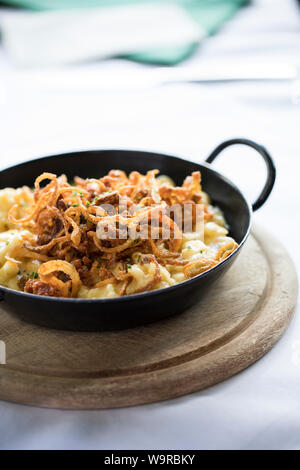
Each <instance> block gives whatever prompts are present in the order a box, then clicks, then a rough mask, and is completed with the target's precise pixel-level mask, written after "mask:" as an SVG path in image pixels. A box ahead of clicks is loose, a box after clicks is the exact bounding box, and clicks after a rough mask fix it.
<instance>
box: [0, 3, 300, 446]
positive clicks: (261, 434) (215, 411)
mask: <svg viewBox="0 0 300 470" xmlns="http://www.w3.org/2000/svg"><path fill="white" fill-rule="evenodd" d="M299 50H300V8H298V7H297V5H296V1H293V0H256V1H253V3H252V5H251V6H249V7H247V8H245V9H244V10H243V11H241V12H240V13H239V14H238V15H237V16H236V17H235V18H234V19H233V20H232V21H230V22H228V23H227V24H226V26H225V27H224V28H223V29H222V32H220V33H219V34H218V35H216V36H215V37H213V38H210V39H209V40H207V41H206V42H205V43H203V44H202V46H201V47H199V50H198V52H197V54H196V55H194V56H193V58H191V59H190V60H189V61H188V63H189V64H192V65H193V64H194V65H197V64H198V65H199V67H204V66H205V63H206V61H207V60H212V59H214V60H221V59H222V60H226V61H227V60H228V61H229V60H230V61H232V60H237V61H242V60H245V59H253V60H263V61H265V60H273V61H274V60H280V61H288V62H289V63H292V64H298V65H300V64H299V62H300V55H299ZM144 68H145V66H143V65H138V64H133V63H129V62H126V61H121V60H109V61H105V62H102V63H101V62H99V63H89V64H85V65H81V66H73V67H69V68H64V69H61V70H60V71H59V74H64V73H66V74H70V73H71V74H73V73H75V72H80V73H83V76H85V75H86V74H88V75H89V72H90V74H92V72H93V71H94V72H97V73H99V72H101V70H103V72H104V73H110V74H111V76H112V77H115V76H118V75H119V74H120V73H122V72H123V71H129V72H130V71H133V72H135V70H140V69H144ZM22 73H24V72H22V71H20V70H19V69H18V68H17V67H15V66H13V65H12V64H11V63H10V61H9V59H8V58H7V57H6V55H5V52H4V51H3V50H2V49H0V103H1V106H0V129H1V130H0V155H1V157H0V158H1V166H2V167H4V166H8V165H11V164H12V163H14V162H18V161H22V160H24V159H30V158H33V157H37V156H40V155H46V154H51V153H57V152H64V151H69V150H75V149H87V148H109V147H110V148H136V149H146V150H157V151H161V152H165V153H170V154H177V155H182V156H185V157H186V158H190V159H194V160H196V161H201V160H202V159H203V158H204V157H205V156H206V155H207V154H208V152H209V151H210V150H211V149H212V148H213V147H214V146H215V145H217V144H218V143H219V142H220V141H222V140H223V139H227V138H230V137H235V136H243V137H248V138H252V139H255V140H257V141H259V142H261V143H263V144H264V145H265V146H266V147H267V148H268V150H269V151H270V152H271V154H272V155H273V157H274V160H275V162H276V166H277V169H278V179H277V183H276V187H275V189H274V192H273V193H272V196H271V198H270V200H269V201H268V203H267V204H266V205H265V207H263V208H262V209H261V210H260V211H259V212H258V213H256V214H255V220H256V221H257V222H259V223H261V224H263V225H264V226H265V227H267V228H269V230H271V231H272V232H273V233H274V234H276V235H277V237H278V238H279V239H281V240H282V241H283V243H285V244H286V245H287V247H289V248H288V249H289V251H290V253H292V255H293V257H294V259H295V263H296V265H297V267H298V269H299V265H300V252H299V229H300V221H299V196H300V191H299V187H300V184H299V171H300V138H299V128H300V104H299V103H298V104H297V103H296V101H297V100H295V99H294V101H293V100H292V99H291V87H290V86H289V85H288V84H286V83H279V84H278V83H277V84H274V83H273V84H270V83H265V84H262V83H260V84H253V83H250V84H249V83H248V84H246V83H239V84H218V85H216V84H214V85H192V84H181V85H172V86H166V87H157V88H150V89H141V90H139V91H128V90H127V91H126V90H125V91H124V90H123V91H119V92H112V91H106V92H105V91H103V90H101V89H100V90H98V91H95V90H94V91H87V90H84V87H83V88H82V89H81V91H80V90H79V91H78V92H74V91H67V90H66V89H63V88H62V89H61V90H56V91H53V90H52V91H51V90H49V89H48V91H43V90H42V88H40V89H39V87H35V86H32V87H30V86H29V85H28V83H27V85H22V84H21V80H20V79H19V78H20V77H21V74H22ZM49 73H50V72H49ZM30 74H32V75H31V77H36V80H38V81H39V80H40V78H39V77H40V75H39V74H40V72H39V71H31V72H30ZM67 76H68V77H69V75H67ZM1 77H2V78H1ZM68 80H69V79H68ZM298 101H299V102H300V88H299V100H298ZM241 154H243V155H241ZM252 157H253V158H252ZM216 166H217V167H218V168H219V169H221V170H222V171H224V172H225V173H227V174H228V175H229V176H230V177H231V178H232V179H233V180H234V181H236V182H237V183H238V184H239V185H240V187H241V188H242V189H243V190H244V191H245V192H246V194H248V195H249V198H250V199H254V197H255V195H256V194H257V193H258V188H259V187H260V186H261V185H262V184H263V177H264V171H262V170H263V168H264V165H263V163H262V162H260V160H259V157H257V156H256V155H254V154H253V153H252V152H251V150H247V149H246V150H243V151H241V149H240V148H239V149H237V150H232V151H227V152H226V155H225V154H224V158H222V159H220V162H219V161H218V163H217V164H216ZM299 313H300V311H299V307H298V308H297V310H296V315H295V317H294V319H293V321H292V323H291V325H290V327H289V328H288V330H287V332H286V334H285V335H284V336H283V338H282V339H281V340H280V341H279V343H278V344H277V345H276V346H275V347H274V349H273V350H272V351H271V352H269V353H268V354H267V355H266V356H265V357H264V358H262V359H261V360H260V361H258V362H257V363H256V364H254V365H253V366H251V367H250V368H249V369H247V370H245V371H243V372H242V373H240V374H238V375H237V376H235V377H233V378H231V379H229V380H226V381H225V382H223V383H221V384H218V385H216V386H214V387H210V388H208V389H206V390H203V391H201V392H198V393H194V394H191V395H189V396H185V397H182V398H179V399H175V400H170V401H166V402H163V403H156V404H152V405H147V406H139V407H132V408H124V409H115V410H99V411H60V410H47V409H41V408H34V407H29V406H22V405H16V404H11V403H7V402H0V448H1V449H300V318H299ZM0 339H1V338H0Z"/></svg>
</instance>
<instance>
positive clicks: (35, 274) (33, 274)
mask: <svg viewBox="0 0 300 470" xmlns="http://www.w3.org/2000/svg"><path fill="white" fill-rule="evenodd" d="M29 277H30V278H31V279H37V278H38V277H39V275H38V273H36V272H34V271H32V272H31V273H30V274H29Z"/></svg>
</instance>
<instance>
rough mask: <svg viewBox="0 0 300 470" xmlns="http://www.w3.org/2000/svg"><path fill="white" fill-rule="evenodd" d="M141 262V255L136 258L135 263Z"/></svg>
mask: <svg viewBox="0 0 300 470" xmlns="http://www.w3.org/2000/svg"><path fill="white" fill-rule="evenodd" d="M140 261H141V255H139V256H138V259H137V262H138V263H139V262H140Z"/></svg>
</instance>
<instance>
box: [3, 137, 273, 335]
mask: <svg viewBox="0 0 300 470" xmlns="http://www.w3.org/2000/svg"><path fill="white" fill-rule="evenodd" d="M234 144H243V145H247V146H249V147H252V148H254V149H255V150H257V152H258V153H259V154H260V155H261V156H262V157H263V159H264V161H265V162H266V165H267V170H268V173H267V180H266V183H265V186H264V188H263V190H262V192H261V194H260V196H259V197H258V199H257V200H256V201H255V203H254V204H252V207H251V205H250V204H249V203H248V202H247V200H246V199H245V197H244V196H243V194H242V193H241V191H240V190H239V189H238V188H237V187H236V186H235V185H234V184H233V183H231V182H230V181H229V180H228V179H227V178H225V177H224V176H222V175H221V174H220V173H218V172H217V171H215V170H214V169H212V167H211V165H210V163H212V162H213V161H214V159H215V158H216V157H217V156H218V155H219V153H220V152H221V151H222V150H224V149H225V148H226V147H229V146H231V145H234ZM116 168H118V169H122V170H124V171H126V172H127V173H128V172H130V171H133V170H137V171H139V172H141V173H145V172H146V171H147V170H150V169H153V168H158V169H159V170H160V172H161V174H166V175H169V176H170V177H171V178H173V180H174V181H175V182H176V183H177V184H182V181H183V179H184V178H185V176H186V175H189V174H191V173H192V172H193V171H197V170H200V171H201V173H202V181H203V189H204V190H205V191H206V192H207V193H208V194H209V195H210V196H211V198H212V201H213V203H214V204H216V205H218V206H219V207H221V209H222V210H223V211H224V214H225V218H226V220H227V222H228V224H229V226H230V235H231V236H232V237H233V238H234V239H235V240H236V241H237V242H238V243H239V248H238V249H237V250H236V251H235V252H234V253H232V254H231V255H230V256H229V257H228V258H226V259H225V260H224V261H223V262H221V263H220V264H218V265H217V266H215V267H214V268H212V269H210V270H209V271H207V272H205V273H203V274H200V275H198V276H196V277H194V278H192V279H188V280H186V281H184V282H182V283H180V284H177V285H174V286H171V287H168V288H165V289H159V290H155V291H152V292H147V293H141V294H134V295H130V296H127V297H119V298H112V299H65V298H55V297H42V296H37V295H33V294H27V293H24V292H17V291H14V290H12V289H9V288H6V287H0V299H1V300H2V301H4V302H5V305H6V307H7V308H9V309H10V310H11V311H12V312H13V313H14V314H16V315H18V316H19V317H21V318H22V319H23V320H24V321H29V322H32V323H36V324H39V325H42V326H46V327H50V328H59V329H67V330H78V331H100V330H114V329H122V328H130V327H134V326H137V325H142V324H146V323H149V322H153V321H157V320H161V319H163V318H165V317H168V316H170V315H175V314H178V313H180V312H182V311H184V310H185V309H186V308H188V307H190V306H191V305H193V304H195V303H196V302H197V301H198V299H200V297H201V296H203V295H204V294H205V293H206V292H207V289H208V287H209V285H211V284H212V282H214V281H216V280H217V279H218V278H219V277H220V276H221V275H223V274H224V273H225V272H226V271H227V269H228V268H229V267H230V266H231V264H232V263H233V261H234V260H235V259H236V258H237V256H238V254H239V253H240V251H241V249H242V247H243V245H244V243H245V241H246V239H247V237H248V235H249V231H250V226H251V215H252V210H253V211H255V210H257V209H258V208H259V207H261V206H262V205H263V204H264V203H265V201H266V200H267V198H268V196H269V194H270V192H271V190H272V188H273V185H274V182H275V175H276V172H275V167H274V164H273V161H272V159H271V157H270V155H269V153H268V152H267V151H266V149H265V148H264V147H262V146H261V145H259V144H257V143H255V142H253V141H250V140H247V139H232V140H228V141H226V142H224V143H222V144H220V145H219V146H218V147H217V148H216V149H215V150H214V151H213V152H212V153H211V155H210V156H209V157H208V158H207V159H206V163H203V164H201V165H200V164H197V163H193V162H190V161H186V160H183V159H181V158H177V157H171V156H169V155H161V154H158V153H149V152H139V151H130V150H93V151H86V152H73V153H67V154H62V155H54V156H50V157H44V158H40V159H37V160H32V161H29V162H25V163H21V164H19V165H16V166H13V167H11V168H8V169H6V170H3V171H2V172H0V187H1V188H4V187H15V188H16V187H19V186H22V185H28V186H32V184H33V181H34V180H35V178H36V177H37V176H38V175H40V174H41V173H43V172H45V171H47V172H51V173H56V174H58V175H59V174H61V173H65V174H67V176H68V177H69V178H72V177H74V176H75V175H79V176H81V177H83V178H87V177H94V178H95V177H101V176H103V175H105V174H106V173H107V172H108V171H109V170H111V169H116Z"/></svg>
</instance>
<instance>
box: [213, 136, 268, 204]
mask: <svg viewBox="0 0 300 470" xmlns="http://www.w3.org/2000/svg"><path fill="white" fill-rule="evenodd" d="M236 144H242V145H247V146H248V147H251V148H253V149H255V150H256V151H257V152H258V153H259V154H260V155H261V156H262V157H263V159H264V161H265V162H266V165H267V180H266V182H265V185H264V187H263V189H262V191H261V193H260V195H259V196H258V198H257V199H256V201H255V202H254V203H253V204H252V209H253V211H256V210H257V209H259V208H260V207H261V206H262V205H263V204H264V203H265V202H266V200H267V199H268V197H269V195H270V193H271V191H272V189H273V186H274V183H275V178H276V168H275V165H274V162H273V160H272V158H271V156H270V154H269V152H268V151H267V150H266V149H265V148H264V147H263V146H262V145H260V144H257V143H256V142H253V140H249V139H242V138H237V139H230V140H226V141H225V142H222V143H221V144H220V145H218V147H217V148H215V150H214V151H213V152H212V153H211V154H210V155H209V156H208V158H207V159H206V160H205V161H206V162H207V163H212V162H213V161H214V160H215V158H216V157H217V156H218V155H219V153H221V152H222V151H223V150H224V149H226V148H227V147H229V146H230V145H236Z"/></svg>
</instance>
